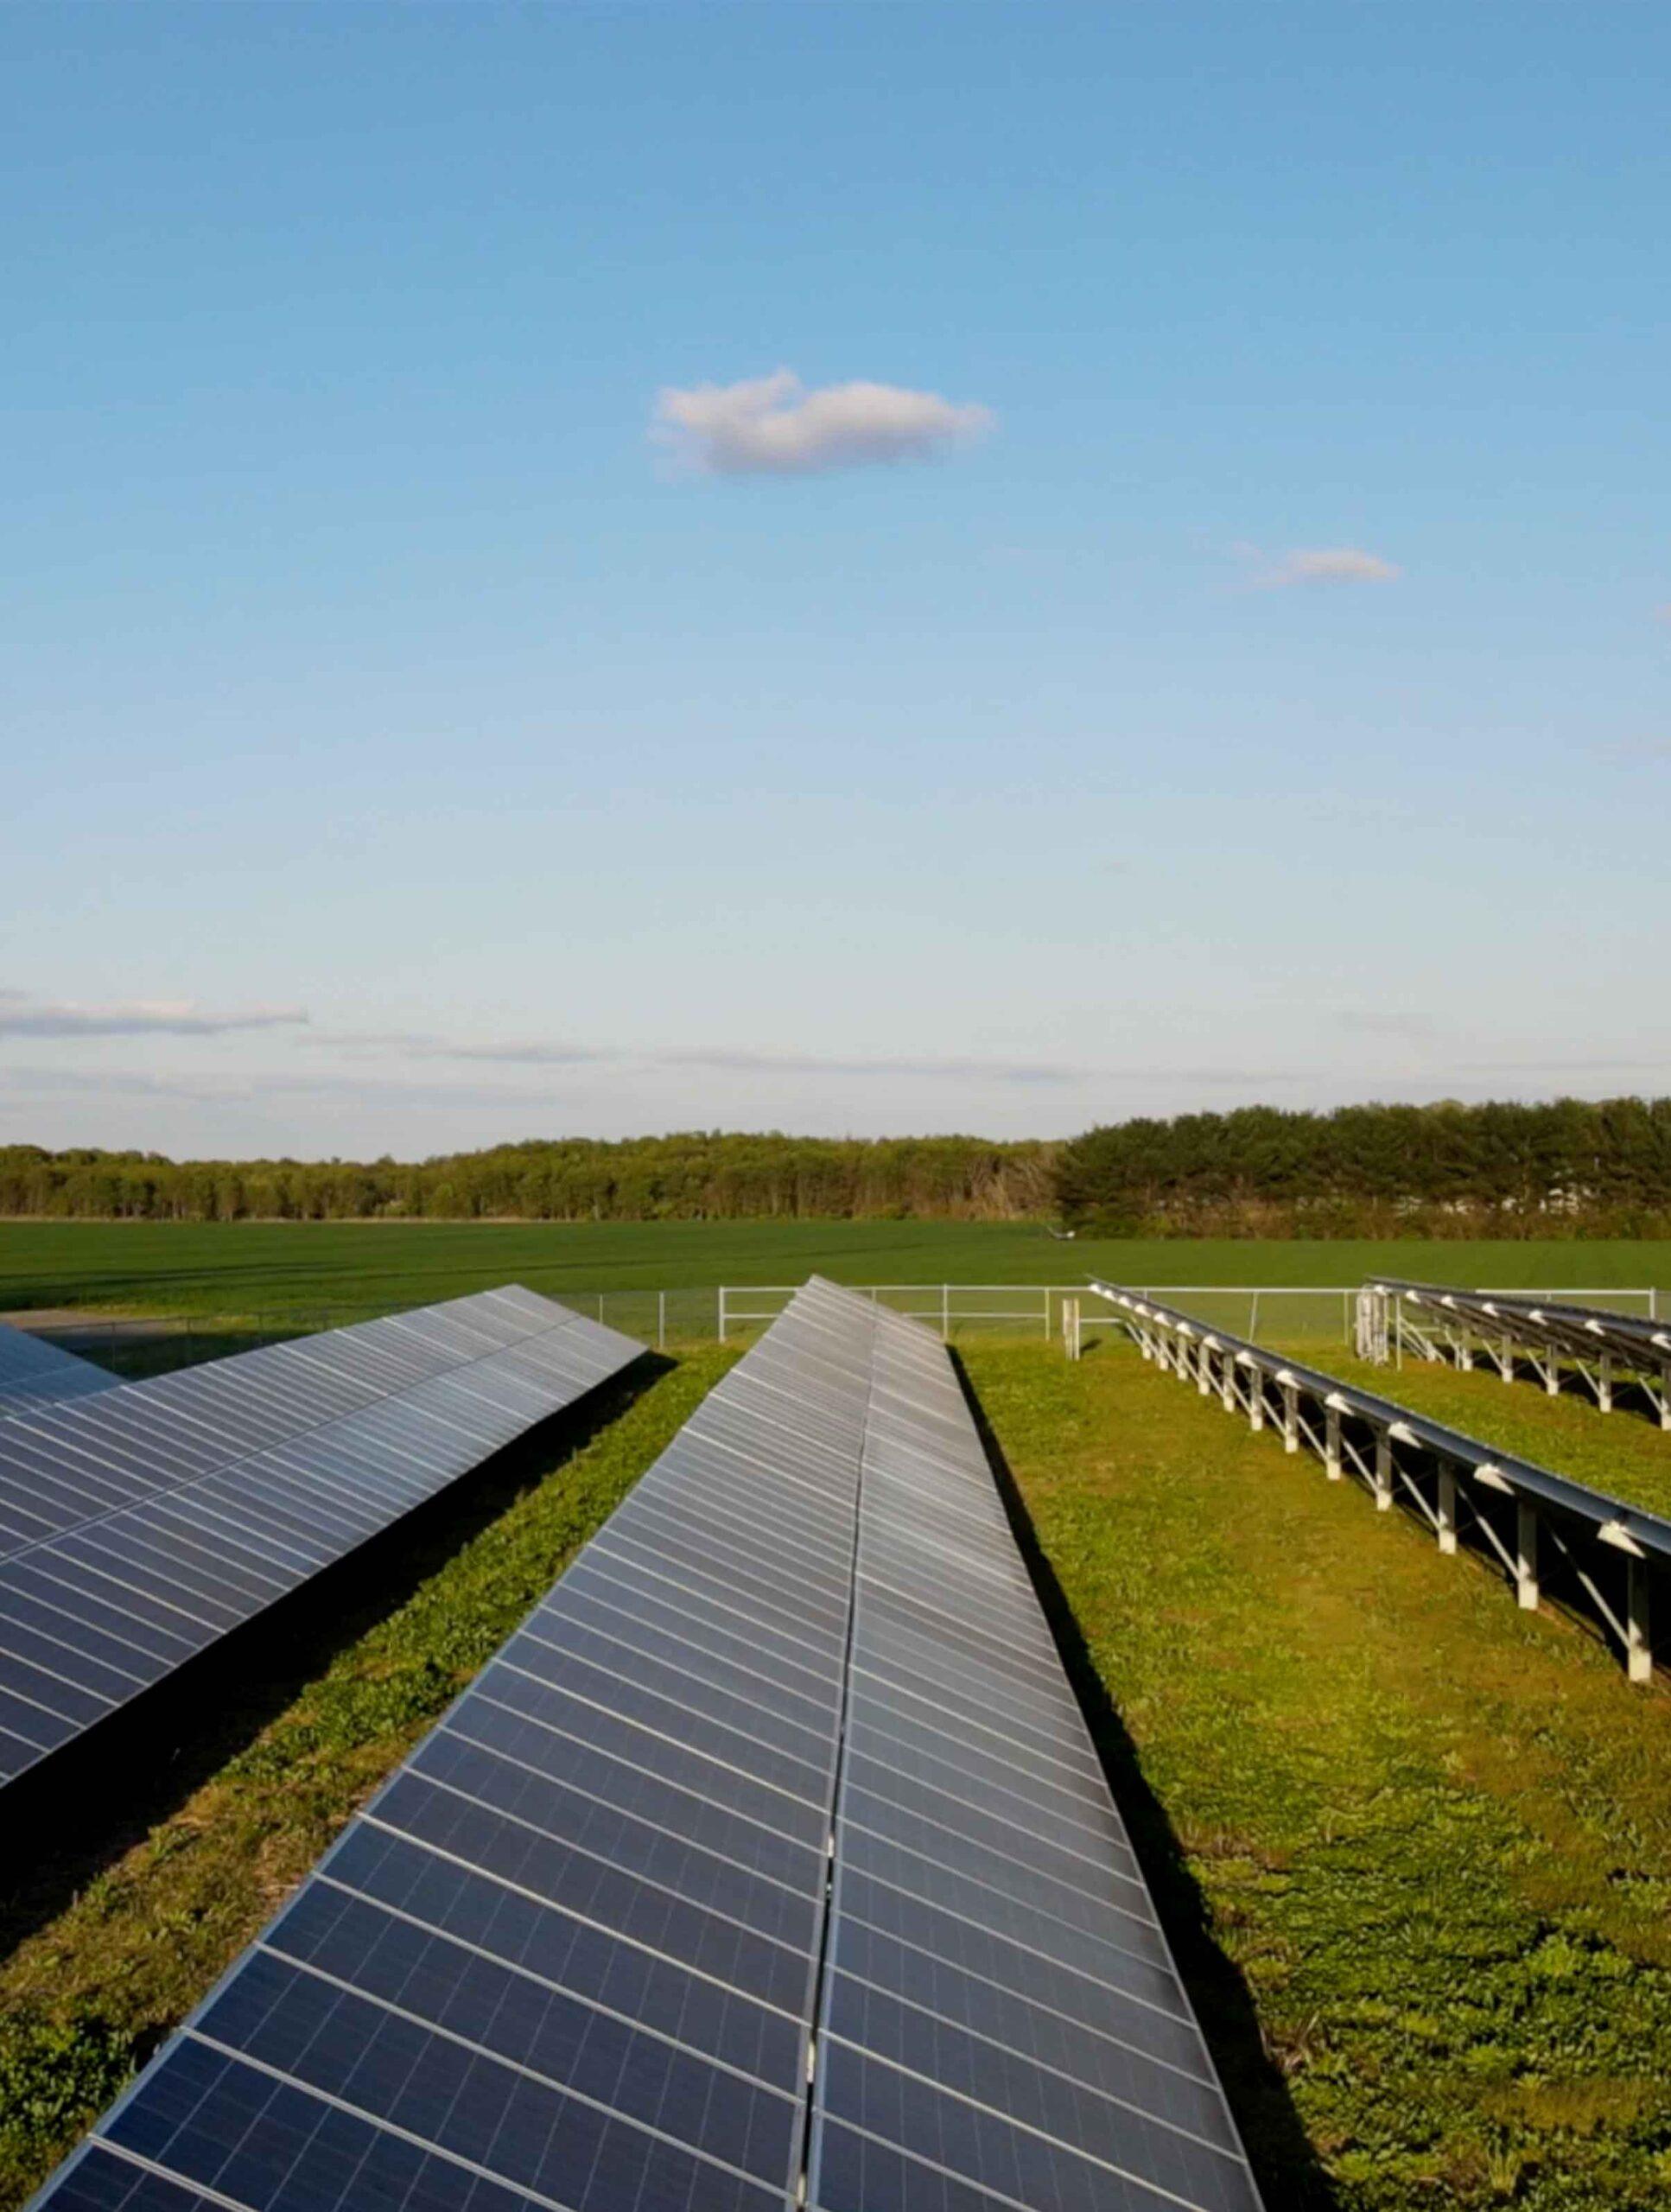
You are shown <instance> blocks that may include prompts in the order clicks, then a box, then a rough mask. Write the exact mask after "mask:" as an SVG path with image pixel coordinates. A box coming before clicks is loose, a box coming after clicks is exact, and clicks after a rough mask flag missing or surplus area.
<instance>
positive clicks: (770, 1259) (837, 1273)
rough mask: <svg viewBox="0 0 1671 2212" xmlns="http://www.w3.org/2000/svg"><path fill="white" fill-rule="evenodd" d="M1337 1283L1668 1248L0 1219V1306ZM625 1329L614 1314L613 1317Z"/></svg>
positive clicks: (211, 1309) (1648, 1259)
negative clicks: (1107, 1281) (837, 1285)
mask: <svg viewBox="0 0 1671 2212" xmlns="http://www.w3.org/2000/svg"><path fill="white" fill-rule="evenodd" d="M815 1269H816V1270H819V1271H822V1272H823V1274H828V1275H830V1276H833V1277H834V1278H835V1279H836V1281H844V1282H862V1283H876V1282H915V1283H939V1282H965V1283H1050V1282H1057V1283H1064V1284H1069V1283H1075V1282H1078V1281H1083V1278H1084V1277H1085V1276H1086V1275H1088V1274H1103V1275H1107V1276H1109V1277H1110V1278H1112V1279H1114V1280H1115V1281H1121V1282H1125V1283H1128V1284H1133V1285H1136V1286H1144V1285H1160V1284H1179V1283H1204V1284H1212V1283H1223V1284H1239V1283H1269V1284H1280V1283H1290V1284H1310V1283H1322V1284H1338V1285H1340V1286H1342V1287H1351V1286H1354V1285H1356V1284H1357V1283H1359V1282H1361V1281H1363V1277H1364V1276H1365V1274H1370V1273H1374V1272H1376V1270H1385V1271H1387V1272H1388V1273H1394V1272H1396V1273H1399V1274H1411V1275H1416V1276H1420V1277H1432V1278H1434V1279H1436V1280H1440V1281H1446V1282H1456V1283H1468V1284H1472V1283H1485V1284H1490V1285H1493V1286H1495V1287H1500V1288H1505V1289H1506V1288H1509V1287H1514V1286H1524V1287H1528V1288H1544V1289H1548V1288H1561V1287H1578V1286H1579V1285H1591V1286H1593V1287H1596V1288H1598V1289H1605V1288H1608V1287H1614V1286H1619V1285H1623V1286H1637V1285H1649V1284H1658V1285H1660V1286H1661V1287H1664V1288H1665V1289H1667V1291H1668V1293H1671V1244H1664V1243H1625V1242H1614V1243H1552V1242H1544V1243H1418V1242H1411V1243H1299V1242H1280V1243H1228V1242H1226V1243H1202V1242H1189V1241H1185V1240H1178V1241H1174V1242H1166V1243H1116V1242H1096V1241H1092V1240H1090V1239H1086V1240H1081V1241H1077V1242H1075V1243H1059V1242H1058V1241H1057V1240H1056V1239H1054V1238H1052V1237H1051V1236H1048V1235H1047V1234H1046V1233H1045V1230H1043V1229H1042V1228H1040V1227H1039V1226H1037V1225H1036V1224H1012V1223H999V1224H986V1223H963V1222H882V1221H876V1222H782V1223H774V1222H667V1223H638V1222H604V1223H582V1224H574V1225H569V1224H539V1223H505V1224H500V1223H491V1222H480V1223H476V1222H472V1223H463V1224H452V1223H445V1222H410V1223H365V1224H360V1223H340V1222H324V1223H295V1224H283V1223H248V1224H246V1223H228V1224H219V1225H209V1226H203V1225H200V1224H179V1225H175V1224H170V1223H163V1222H110V1223H107V1222H48V1221H15V1222H5V1223H0V1313H3V1312H5V1311H7V1310H16V1309H17V1308H22V1307H29V1306H35V1307H39V1306H87V1307H92V1308H94V1309H97V1310H101V1311H120V1312H127V1313H216V1314H235V1313H272V1314H278V1313H294V1314H297V1315H302V1316H307V1317H308V1318H310V1319H311V1318H314V1317H317V1316H319V1315H321V1313H329V1312H331V1311H332V1310H333V1309H336V1308H344V1309H354V1310H365V1309H371V1308H378V1309H388V1308H391V1307H395V1306H412V1305H419V1304H423V1303H425V1302H427V1301H429V1300H432V1299H440V1298H449V1297H454V1296H457V1295H459V1294H461V1293H463V1292H466V1291H472V1290H483V1289H486V1288H488V1287H491V1286H492V1285H493V1284H495V1283H502V1282H508V1281H518V1282H524V1283H527V1284H528V1285H530V1287H532V1288H533V1289H536V1290H544V1291H550V1292H564V1291H568V1292H573V1291H639V1292H642V1291H647V1290H657V1289H662V1288H667V1289H680V1288H695V1287H699V1286H712V1285H715V1284H719V1283H733V1284H744V1283H797V1282H801V1281H804V1279H805V1278H806V1276H807V1275H808V1274H811V1273H812V1272H813V1271H814V1270H815ZM625 1325H628V1326H630V1325H631V1324H630V1323H626V1324H625Z"/></svg>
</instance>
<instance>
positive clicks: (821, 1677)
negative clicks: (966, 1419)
mask: <svg viewBox="0 0 1671 2212" xmlns="http://www.w3.org/2000/svg"><path fill="white" fill-rule="evenodd" d="M870 1336H871V1324H870V1321H869V1319H868V1314H867V1313H864V1312H861V1313H858V1314H857V1315H856V1316H855V1314H854V1313H852V1312H851V1311H850V1310H849V1308H848V1301H847V1300H842V1299H840V1298H839V1297H838V1296H836V1294H829V1295H820V1294H809V1295H806V1296H804V1297H801V1298H798V1299H797V1300H796V1302H795V1305H794V1306H793V1307H792V1308H791V1310H790V1312H789V1313H787V1314H786V1315H785V1317H784V1319H782V1320H780V1321H779V1322H778V1324H777V1325H775V1326H774V1327H773V1329H772V1332H771V1333H770V1335H769V1336H768V1337H767V1338H766V1339H765V1340H764V1341H763V1342H762V1343H760V1344H759V1345H757V1346H756V1347H755V1349H754V1350H753V1351H752V1352H751V1353H750V1354H749V1355H748V1357H747V1359H746V1360H745V1361H743V1362H742V1363H740V1365H739V1366H738V1367H737V1368H735V1369H734V1370H733V1371H732V1372H731V1374H730V1375H729V1376H727V1377H726V1378H725V1380H724V1381H723V1382H722V1383H721V1384H720V1385H719V1386H718V1388H717V1389H715V1390H714V1391H713V1392H712V1393H711V1394H710V1395H709V1396H708V1399H707V1400H706V1401H705V1402H704V1403H703V1404H702V1407H701V1408H700V1409H699V1410H698V1412H697V1413H696V1415H695V1416H694V1417H693V1419H692V1420H691V1421H689V1423H688V1424H687V1425H686V1427H684V1428H683V1430H682V1431H681V1432H680V1433H679V1435H678V1436H677V1439H676V1440H674V1442H673V1444H672V1445H671V1446H670V1447H669V1449H668V1450H667V1451H666V1452H664V1454H663V1456H662V1458H661V1459H659V1460H658V1462H657V1463H656V1465H654V1466H653V1467H652V1468H651V1470H650V1471H649V1472H648V1473H647V1474H646V1475H645V1477H644V1478H643V1479H642V1480H641V1481H640V1482H639V1484H638V1485H637V1487H636V1488H635V1489H634V1491H632V1495H631V1497H629V1498H628V1499H627V1500H626V1503H624V1504H623V1505H622V1506H621V1507H620V1508H619V1510H617V1511H616V1512H615V1514H614V1515H613V1516H612V1518H611V1519H610V1520H609V1521H608V1522H607V1523H606V1524H605V1526H604V1527H603V1528H602V1529H600V1531H599V1533H598V1534H597V1535H596V1536H595V1537H594V1539H593V1540H592V1541H591V1542H590V1543H589V1544H588V1546H587V1547H586V1548H585V1549H584V1551H583V1552H582V1553H581V1555H580V1557H579V1558H578V1559H577V1560H575V1562H574V1563H573V1564H572V1565H571V1566H570V1567H569V1571H568V1573H566V1574H565V1575H564V1576H563V1577H562V1580H561V1581H560V1582H559V1583H558V1584H557V1585H556V1588H555V1589H554V1590H553V1592H551V1594H550V1597H549V1598H548V1599H546V1601H545V1602H544V1603H543V1605H541V1606H539V1607H538V1609H537V1611H535V1612H534V1613H533V1614H532V1615H531V1618H529V1620H528V1621H527V1622H526V1623H525V1624H524V1626H523V1627H522V1629H521V1630H518V1633H517V1634H516V1635H515V1636H514V1637H511V1641H510V1642H509V1643H507V1644H506V1645H505V1647H504V1648H503V1649H502V1650H501V1651H500V1652H499V1655H498V1656H497V1657H496V1658H495V1659H494V1660H493V1661H492V1662H491V1663H490V1664H489V1666H488V1667H487V1668H486V1670H485V1671H484V1673H483V1674H482V1675H480V1677H479V1679H478V1680H477V1681H476V1682H475V1683H474V1684H473V1686H472V1688H470V1690H469V1691H468V1693H467V1694H466V1695H465V1697H464V1698H463V1699H462V1700H461V1701H460V1702H459V1703H458V1704H457V1705H456V1706H455V1707H454V1708H453V1710H452V1711H451V1712H450V1713H448V1716H447V1718H446V1719H445V1720H444V1721H443V1722H442V1724H441V1726H439V1727H438V1728H437V1729H435V1732H433V1733H432V1734H431V1735H430V1736H429V1738H427V1739H426V1740H425V1741H424V1743H423V1745H420V1746H419V1748H418V1750H417V1751H416V1752H415V1753H414V1754H413V1755H412V1757H411V1758H410V1759H409V1760H408V1761H407V1762H406V1764H405V1765H404V1766H403V1767H402V1768H401V1769H400V1770H399V1771H398V1772H397V1774H396V1776H395V1777H394V1778H393V1780H392V1781H391V1783H390V1784H389V1785H388V1787H387V1788H386V1789H384V1791H383V1793H382V1794H381V1796H378V1798H377V1799H376V1800H375V1801H374V1802H372V1805H371V1806H370V1807H369V1808H368V1809H367V1810H366V1812H365V1814H364V1815H362V1816H361V1817H360V1818H359V1819H358V1820H356V1821H354V1822H353V1824H352V1825H351V1826H350V1827H348V1829H347V1830H346V1832H345V1833H344V1834H343V1836H342V1838H341V1840H340V1842H339V1843H338V1844H337V1845H336V1847H334V1849H333V1850H332V1852H331V1853H329V1854H328V1855H327V1858H326V1859H324V1860H323V1861H322V1862H321V1866H320V1867H319V1869H318V1871H317V1872H316V1873H315V1875H314V1876H313V1877H312V1878H310V1879H309V1881H308V1883H307V1884H306V1885H305V1886H304V1887H303V1888H302V1891H300V1893H299V1894H298V1896H297V1897H295V1901H294V1902H293V1903H292V1904H290V1906H289V1908H288V1910H286V1911H285V1912H284V1913H283V1914H282V1915H281V1916H280V1917H279V1919H278V1920H277V1921H276V1923H274V1924H273V1926H272V1927H271V1928H270V1929H269V1930H268V1932H267V1934H266V1935H265V1936H264V1937H263V1938H262V1939H261V1941H260V1942H258V1943H257V1946H256V1947H255V1948H254V1949H253V1950H252V1951H251V1952H250V1953H249V1954H247V1955H246V1956H245V1958H244V1960H243V1961H240V1963H239V1964H238V1966H237V1967H235V1968H234V1969H233V1971H232V1974H230V1975H229V1976H228V1978H227V1979H226V1980H225V1981H224V1982H223V1983H222V1985H221V1986H220V1987H219V1989H218V1990H217V1991H216V1992H215V1993H213V1995H212V1996H211V1998H210V1999H209V2000H208V2001H207V2003H206V2005H204V2006H203V2007H202V2008H201V2009H200V2012H198V2013H197V2014H196V2016H195V2017H194V2018H193V2020H192V2021H191V2022H190V2023H189V2024H187V2028H186V2029H185V2030H184V2031H182V2033H181V2035H180V2036H179V2037H177V2038H176V2039H175V2041H174V2043H172V2044H170V2045H169V2046H168V2049H167V2050H166V2051H165V2052H164V2053H163V2055H162V2057H161V2058H160V2060H159V2061H158V2062H157V2063H156V2064H155V2065H154V2066H153V2067H152V2069H150V2071H149V2073H148V2074H146V2075H144V2076H143V2077H142V2079H141V2081H140V2082H139V2083H138V2085H137V2088H136V2089H135V2090H134V2092H133V2093H131V2094H130V2095H129V2097H128V2098H126V2099H125V2100H124V2101H123V2102H122V2103H121V2104H120V2105H118V2107H117V2108H116V2109H115V2110H114V2112H113V2113H111V2115H110V2116H109V2117H108V2118H107V2120H105V2123H104V2125H103V2126H102V2128H101V2130H100V2132H99V2134H98V2137H96V2138H95V2139H93V2141H92V2143H91V2144H90V2145H87V2146H86V2147H85V2148H84V2150H83V2152H82V2153H81V2154H80V2155H79V2158H78V2159H77V2160H76V2161H75V2162H73V2164H71V2165H69V2166H68V2167H67V2168H66V2169H65V2170H64V2171H63V2173H62V2175H61V2176H60V2177H59V2178H58V2180H57V2181H56V2182H55V2183H54V2184H52V2185H51V2186H50V2187H49V2189H48V2195H47V2197H46V2199H44V2200H43V2201H45V2202H51V2203H52V2204H53V2205H54V2207H56V2208H57V2209H58V2212H68V2208H70V2207H79V2208H84V2212H85V2208H91V2207H93V2206H115V2205H122V2206H125V2207H146V2208H150V2207H156V2208H159V2212H161V2208H165V2207H168V2208H173V2207H185V2206H187V2205H192V2204H195V2203H199V2202H212V2203H214V2204H232V2205H235V2206H239V2207H248V2208H251V2212H266V2208H284V2212H299V2208H301V2207H302V2206H306V2207H308V2209H309V2212H325V2208H332V2207H341V2208H344V2209H345V2212H346V2208H348V2207H353V2208H354V2212H368V2208H382V2207H390V2208H393V2207H397V2206H398V2207H402V2208H405V2207H436V2208H438V2207H442V2206H445V2207H448V2208H454V2207H468V2208H470V2212H499V2208H502V2207H503V2208H510V2207H517V2208H524V2207H526V2206H528V2205H530V2204H537V2205H554V2206H562V2207H566V2208H573V2209H574V2212H604V2209H605V2208H608V2212H687V2208H692V2209H694V2208H707V2207H714V2208H724V2209H725V2212H749V2208H754V2207H759V2208H761V2212H766V2208H781V2207H783V2206H784V2205H785V2203H786V2202H788V2200H789V2198H790V2196H791V2193H792V2190H793V2188H794V2184H795V2182H796V2179H797V2177H798V2174H799V2171H800V2168H801V2164H802V2158H803V2151H804V2129H805V2117H806V2091H805V2080H806V2062H807V2049H808V2037H809V2034H810V2024H811V2017H812V2009H813V2002H814V1992H815V1987H816V1973H817V1965H818V1958H819V1951H820V1944H821V1940H822V1936H823V1924H824V1918H825V1908H826V1897H827V1891H828V1870H829V1857H828V1852H829V1822H830V1816H831V1805H832V1799H833V1794H834V1789H835V1775H836V1756H837V1749H838V1742H839V1734H840V1721H841V1708H842V1681H843V1664H844V1658H845V1653H846V1645H847V1627H848V1619H847V1615H848V1595H849V1591H850V1586H851V1578H852V1559H853V1541H854V1515H855V1498H856V1493H857V1485H858V1471H859V1455H860V1450H861V1444H862V1441H863V1433H864V1422H865V1414H866V1406H867V1398H868V1391H869V1367H868V1351H869V1339H870Z"/></svg>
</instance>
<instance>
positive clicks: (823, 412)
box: [651, 369, 997, 476]
mask: <svg viewBox="0 0 1671 2212" xmlns="http://www.w3.org/2000/svg"><path fill="white" fill-rule="evenodd" d="M996 419H997V418H996V417H995V416H994V414H993V412H992V410H991V409H990V408H987V407H980V406H975V405H972V404H971V405H956V404H953V402H952V401H950V400H949V399H942V398H941V397H940V395H939V394H938V392H934V391H905V390H904V389H903V388H902V387H901V386H899V385H891V384H866V383H855V384H832V385H824V386H823V387H822V389H820V390H819V391H807V389H806V387H805V385H803V384H802V382H801V380H800V378H798V377H797V376H796V375H795V373H794V372H793V371H792V370H790V369H778V370H777V371H776V372H775V373H774V374H772V375H771V376H769V377H752V378H745V379H744V380H743V381H742V382H741V383H740V384H726V385H718V384H704V385H696V386H695V387H694V388H693V389H692V390H690V391H678V390H677V389H676V388H674V387H672V386H667V387H664V390H663V391H661V392H660V393H659V394H658V397H657V401H656V413H655V418H654V421H653V423H652V424H651V437H652V438H653V439H655V441H656V442H658V444H661V445H664V446H667V447H669V448H670V449H671V451H672V452H673V453H674V454H675V455H676V456H677V459H678V460H679V461H681V462H682V463H683V465H684V466H685V467H687V468H689V469H692V470H694V471H696V473H698V474H702V475H708V476H804V475H810V474H812V473H813V472H814V471H816V470H819V469H826V468H847V467H855V466H857V465H861V464H862V463H864V462H867V461H922V460H925V459H927V458H928V457H929V456H930V455H931V454H936V453H939V452H943V451H944V450H945V449H946V448H949V447H952V446H956V445H962V444H967V443H968V442H969V441H970V440H971V439H973V438H977V437H980V436H982V435H984V434H985V433H986V432H987V431H988V430H990V429H992V427H993V425H994V422H995V421H996Z"/></svg>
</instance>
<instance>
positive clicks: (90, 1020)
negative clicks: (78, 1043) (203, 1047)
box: [0, 990, 308, 1037]
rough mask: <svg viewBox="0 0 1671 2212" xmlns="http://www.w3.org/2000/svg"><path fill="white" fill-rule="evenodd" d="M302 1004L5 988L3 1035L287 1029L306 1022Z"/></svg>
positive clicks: (0, 1004) (0, 1008)
mask: <svg viewBox="0 0 1671 2212" xmlns="http://www.w3.org/2000/svg"><path fill="white" fill-rule="evenodd" d="M307 1019H308V1017H307V1015H306V1014H304V1013H303V1012H302V1009H301V1008H300V1007H245V1009H244V1010H243V1011H241V1012H238V1013H232V1014H213V1013H210V1012H207V1011H206V1010H205V1009H204V1008H203V1007H199V1006H194V1004H193V1003H192V1002H191V1001H190V1000H188V999H180V1000H171V999H133V1000H130V1001H126V1002H124V1003H123V1004H119V1005H116V1006H76V1005H73V1004H71V1003H69V1002H67V1001H54V1000H51V999H41V998H37V997H36V996H35V994H34V993H33V992H32V991H16V990H0V1037H145V1036H154V1037H219V1036H224V1035H225V1034H226V1032H227V1031H228V1030H232V1029H288V1028H293V1027H299V1026H301V1025H302V1024H305V1023H306V1021H307Z"/></svg>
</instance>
